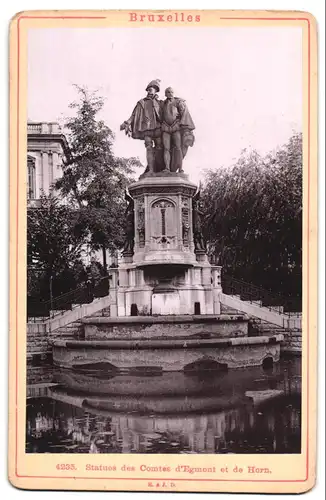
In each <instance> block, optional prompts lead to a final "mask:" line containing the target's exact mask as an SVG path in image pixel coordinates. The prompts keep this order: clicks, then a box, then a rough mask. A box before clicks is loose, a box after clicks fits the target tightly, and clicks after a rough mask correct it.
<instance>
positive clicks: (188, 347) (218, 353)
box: [53, 335, 283, 371]
mask: <svg viewBox="0 0 326 500" xmlns="http://www.w3.org/2000/svg"><path fill="white" fill-rule="evenodd" d="M282 340H283V336H282V335H275V336H274V337H253V338H247V337H242V338H233V339H225V340H224V339H207V340H191V339H188V340H186V341H184V340H182V341H176V340H174V341H173V342H171V341H170V340H168V339H167V340H162V339H161V340H150V341H144V340H143V341H139V342H137V341H131V340H125V341H122V340H121V341H117V340H113V341H75V342H74V341H70V342H69V341H60V340H57V341H54V342H53V361H54V363H55V364H56V365H59V366H62V367H69V368H74V367H75V368H76V367H78V366H79V367H81V366H83V365H92V364H102V365H103V364H107V365H108V367H112V368H117V369H119V370H130V369H135V368H144V367H147V368H149V367H150V368H152V369H158V370H163V371H181V370H184V369H187V367H189V366H191V365H194V364H201V363H217V364H219V365H223V366H225V367H228V368H240V367H245V366H259V365H261V364H262V363H263V362H264V360H265V359H266V358H271V359H272V360H273V362H276V361H278V360H279V357H280V342H281V341H282Z"/></svg>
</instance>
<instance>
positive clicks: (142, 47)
mask: <svg viewBox="0 0 326 500" xmlns="http://www.w3.org/2000/svg"><path fill="white" fill-rule="evenodd" d="M156 78H159V79H160V80H161V92H160V97H161V98H162V99H163V98H164V90H165V88H166V87H168V86H172V87H173V89H174V91H175V95H176V96H177V97H182V98H184V99H185V100H186V102H187V104H188V108H189V111H190V114H191V116H192V118H193V121H194V123H195V126H196V129H195V131H194V133H195V144H194V146H193V148H189V150H188V154H187V156H186V159H185V161H184V170H185V171H186V172H187V173H188V174H189V177H190V179H191V180H193V181H194V182H198V181H199V180H200V179H201V178H202V177H203V175H204V172H205V170H206V169H217V168H221V167H223V166H227V165H230V164H232V163H233V162H234V161H235V160H236V159H237V158H238V157H239V155H240V153H241V151H242V150H243V149H245V148H247V149H256V150H258V151H259V152H260V153H261V154H264V153H267V152H268V151H271V150H273V149H275V148H277V147H278V146H281V145H282V144H284V143H286V142H287V140H288V139H289V137H290V136H291V134H292V132H293V131H301V130H302V30H301V28H298V27H273V28H272V27H271V28H270V27H223V28H222V27H221V28H220V27H214V28H207V27H205V28H200V27H196V28H96V29H86V28H55V29H50V28H47V29H30V31H29V34H28V119H29V120H31V121H59V122H62V119H63V117H64V116H68V115H71V114H72V113H73V111H72V110H70V109H69V103H70V102H72V101H74V100H76V98H77V93H76V90H75V89H74V87H73V84H77V85H82V86H87V87H88V88H89V89H90V90H99V94H100V95H102V96H104V97H105V105H104V108H103V110H102V112H101V118H102V119H104V121H105V122H106V124H107V125H108V126H109V127H110V128H111V130H112V131H113V132H114V134H115V137H116V138H115V143H114V151H115V154H116V155H118V156H124V157H129V156H138V157H139V159H140V160H141V161H142V162H143V164H144V165H145V164H146V155H145V147H144V144H143V142H142V141H139V140H134V139H131V138H128V137H126V136H125V135H124V132H121V131H120V130H119V127H120V124H121V123H122V122H123V121H124V120H126V119H127V118H129V116H130V115H131V112H132V110H133V108H134V106H135V104H136V102H137V101H138V100H139V99H141V98H142V97H144V96H145V95H146V92H145V88H146V86H147V84H148V83H149V82H150V81H151V80H153V79H156ZM137 173H140V172H137Z"/></svg>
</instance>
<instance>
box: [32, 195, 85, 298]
mask: <svg viewBox="0 0 326 500" xmlns="http://www.w3.org/2000/svg"><path fill="white" fill-rule="evenodd" d="M78 219H79V213H78V211H76V210H71V209H70V208H68V207H67V206H65V205H62V204H61V203H60V201H59V200H58V198H56V197H55V196H53V195H50V196H42V197H41V198H40V206H39V207H37V208H29V209H28V212H27V265H28V283H29V295H33V296H35V297H39V298H40V299H42V300H46V299H49V297H50V283H52V288H53V296H58V295H60V294H61V293H64V292H66V291H69V290H70V289H73V288H75V287H76V286H77V284H78V281H80V280H81V279H82V276H83V273H84V265H83V263H82V260H81V258H82V253H83V248H84V246H85V241H86V239H85V238H86V234H85V232H83V231H80V229H79V230H76V227H78Z"/></svg>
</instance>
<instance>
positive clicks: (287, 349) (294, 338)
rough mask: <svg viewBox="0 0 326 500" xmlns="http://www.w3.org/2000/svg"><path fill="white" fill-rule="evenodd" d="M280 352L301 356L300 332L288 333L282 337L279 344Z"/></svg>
mask: <svg viewBox="0 0 326 500" xmlns="http://www.w3.org/2000/svg"><path fill="white" fill-rule="evenodd" d="M281 352H284V353H292V354H298V355H301V353H302V332H301V331H290V332H287V333H286V334H285V335H284V341H283V342H282V344H281Z"/></svg>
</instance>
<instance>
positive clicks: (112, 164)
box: [56, 86, 141, 267]
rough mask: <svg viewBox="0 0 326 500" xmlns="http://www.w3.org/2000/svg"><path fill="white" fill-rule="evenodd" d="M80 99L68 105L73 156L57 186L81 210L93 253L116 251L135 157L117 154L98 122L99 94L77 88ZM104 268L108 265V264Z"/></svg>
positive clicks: (106, 130)
mask: <svg viewBox="0 0 326 500" xmlns="http://www.w3.org/2000/svg"><path fill="white" fill-rule="evenodd" d="M76 89H77V91H78V94H79V100H78V101H76V102H73V103H72V104H71V105H70V107H71V108H72V109H74V110H75V111H76V114H75V115H74V116H73V117H71V118H68V119H67V120H66V124H65V127H66V129H67V132H68V134H67V135H68V136H67V139H68V142H69V146H70V155H69V158H68V159H67V161H66V164H65V165H64V171H63V176H62V178H61V179H59V180H58V181H57V183H56V188H57V189H60V191H61V193H62V194H63V196H65V197H66V198H67V200H68V202H69V203H71V204H72V205H73V206H76V207H78V209H79V211H80V229H81V230H84V229H85V228H86V229H87V230H88V232H89V243H90V246H91V248H92V249H93V250H99V249H102V250H103V256H105V250H106V249H109V250H110V251H114V250H115V249H116V248H120V247H121V246H122V244H123V236H124V211H125V201H124V191H125V188H126V186H127V185H128V184H129V183H130V181H131V180H132V173H133V168H134V167H136V166H140V165H141V164H140V162H139V160H138V159H136V158H118V157H116V156H115V155H114V154H113V141H114V134H113V132H112V130H111V129H110V128H109V127H108V126H107V125H105V123H104V122H103V121H102V120H99V119H97V115H98V113H99V112H100V111H101V110H102V108H103V105H104V100H103V98H102V97H99V96H98V95H97V93H96V92H93V93H91V92H89V91H88V90H87V89H86V88H82V87H78V86H76ZM104 267H106V262H105V261H104Z"/></svg>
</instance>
